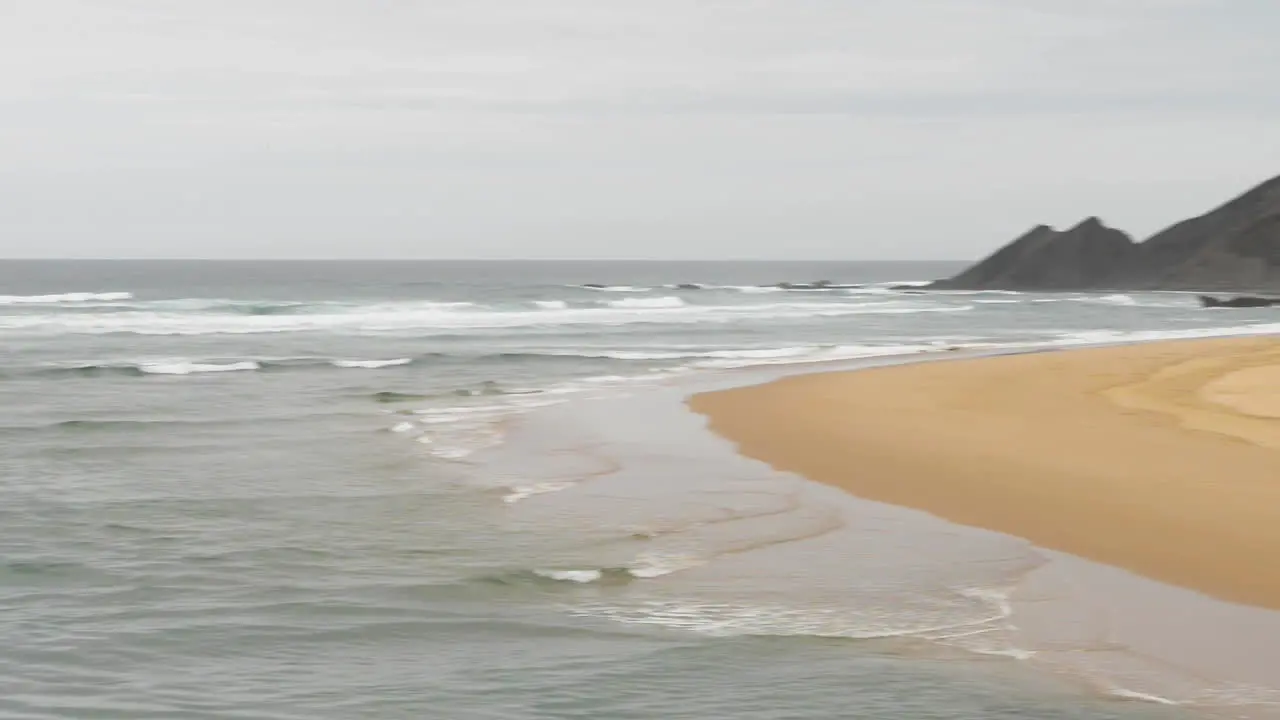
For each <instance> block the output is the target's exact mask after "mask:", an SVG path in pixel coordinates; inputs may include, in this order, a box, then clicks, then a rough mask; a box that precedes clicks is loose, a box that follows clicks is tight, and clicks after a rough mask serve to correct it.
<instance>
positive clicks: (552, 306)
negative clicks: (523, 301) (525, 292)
mask: <svg viewBox="0 0 1280 720" xmlns="http://www.w3.org/2000/svg"><path fill="white" fill-rule="evenodd" d="M533 304H534V305H535V306H537V307H540V308H542V309H543V310H565V309H567V308H568V307H569V303H567V302H565V301H564V300H534V301H533Z"/></svg>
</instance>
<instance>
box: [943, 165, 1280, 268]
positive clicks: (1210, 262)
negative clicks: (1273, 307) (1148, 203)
mask: <svg viewBox="0 0 1280 720" xmlns="http://www.w3.org/2000/svg"><path fill="white" fill-rule="evenodd" d="M928 287H929V288H930V289H936V290H1098V289H1108V290H1246V291H1247V290H1274V291H1280V177H1276V178H1272V179H1271V180H1268V181H1267V182H1265V183H1262V184H1261V185H1259V186H1257V187H1255V188H1253V189H1252V190H1250V191H1249V192H1247V193H1245V194H1244V195H1241V196H1239V197H1237V198H1235V199H1234V200H1232V201H1230V202H1228V203H1226V204H1225V205H1222V206H1221V207H1218V208H1216V209H1214V210H1212V211H1210V212H1208V213H1205V214H1204V215H1200V216H1198V217H1194V218H1191V219H1190V220H1184V221H1183V222H1180V223H1177V224H1176V225H1173V226H1172V227H1170V228H1168V229H1166V230H1164V231H1162V232H1159V233H1157V234H1156V235H1153V236H1152V237H1150V238H1148V239H1147V240H1145V241H1143V242H1141V243H1135V242H1134V241H1133V240H1132V239H1131V238H1130V237H1129V236H1128V235H1126V234H1125V233H1123V232H1121V231H1119V230H1115V229H1112V228H1109V227H1107V226H1106V225H1104V224H1103V223H1102V221H1100V220H1099V219H1097V218H1089V219H1088V220H1085V221H1084V222H1082V223H1080V224H1078V225H1076V226H1075V227H1073V228H1071V229H1069V230H1062V231H1058V230H1054V229H1053V228H1051V227H1048V226H1045V225H1040V226H1037V227H1035V228H1033V229H1031V230H1030V231H1029V232H1027V233H1025V234H1023V235H1022V236H1020V237H1018V238H1017V239H1015V240H1014V241H1013V242H1011V243H1009V244H1008V245H1006V246H1004V247H1003V248H1001V249H1000V250H998V251H996V252H995V253H994V254H992V255H991V256H990V257H988V258H986V259H985V260H983V261H981V262H979V263H977V264H976V265H974V266H973V267H970V268H969V269H967V270H965V271H964V272H962V273H960V274H959V275H956V276H955V277H952V278H949V279H946V280H940V281H938V282H936V283H934V284H932V285H930V286H928Z"/></svg>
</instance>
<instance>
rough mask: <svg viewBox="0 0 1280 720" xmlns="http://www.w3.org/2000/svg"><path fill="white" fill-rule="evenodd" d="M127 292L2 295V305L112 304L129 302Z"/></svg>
mask: <svg viewBox="0 0 1280 720" xmlns="http://www.w3.org/2000/svg"><path fill="white" fill-rule="evenodd" d="M132 298H133V293H127V292H72V293H56V294H52V295H0V305H52V304H58V303H84V302H95V301H102V302H111V301H117V300H129V299H132Z"/></svg>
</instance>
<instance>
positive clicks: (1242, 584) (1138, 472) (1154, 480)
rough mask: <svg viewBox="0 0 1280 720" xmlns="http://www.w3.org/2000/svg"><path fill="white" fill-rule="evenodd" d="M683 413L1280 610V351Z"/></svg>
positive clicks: (958, 363) (799, 384)
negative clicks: (696, 414) (695, 413)
mask: <svg viewBox="0 0 1280 720" xmlns="http://www.w3.org/2000/svg"><path fill="white" fill-rule="evenodd" d="M690 405H691V406H692V407H693V409H694V410H696V411H697V412H700V413H703V414H705V415H707V416H708V417H709V421H710V425H711V428H712V429H713V430H715V431H716V432H717V433H719V434H721V435H723V436H725V437H726V438H728V439H730V440H732V441H733V442H735V443H737V445H738V446H739V448H740V450H741V452H742V453H744V454H745V455H747V456H750V457H753V458H756V459H760V460H763V461H765V462H767V463H768V464H770V465H772V466H773V467H775V468H778V469H780V470H785V471H790V472H796V473H799V474H801V475H804V476H807V477H809V478H811V479H814V480H817V481H820V482H823V483H827V484H830V485H834V486H837V487H840V488H842V489H844V490H847V491H849V492H851V493H853V494H855V495H858V496H861V497H865V498H868V499H872V500H877V501H881V502H886V503H891V504H895V505H901V506H906V507H910V508H915V509H918V510H924V511H926V512H929V513H932V514H934V515H937V516H939V517H942V518H944V519H947V520H950V521H953V522H957V523H961V524H964V525H971V526H976V527H980V528H985V529H988V530H994V531H997V532H1001V533H1006V534H1009V535H1014V536H1018V537H1022V538H1025V539H1027V540H1029V541H1031V542H1032V543H1034V544H1036V545H1038V546H1040V547H1044V548H1049V549H1052V550H1058V551H1062V552H1065V553H1069V554H1071V555H1075V556H1079V557H1083V558H1088V559H1090V560H1094V561H1098V562H1100V563H1104V564H1106V565H1110V566H1115V567H1119V568H1124V569H1127V570H1130V571H1133V572H1134V573H1137V574H1139V575H1143V576H1146V577H1148V578H1151V579H1154V580H1158V581H1161V582H1165V583H1169V584H1173V585H1178V586H1182V587H1185V588H1190V589H1193V590H1197V591H1199V592H1202V593H1204V594H1207V595H1210V596H1212V597H1216V598H1219V599H1222V600H1228V601H1232V602H1236V603H1242V604H1247V605H1253V606H1257V607H1262V608H1269V609H1280V563H1277V562H1276V561H1275V559H1276V558H1277V557H1280V340H1277V339H1272V338H1262V339H1259V338H1249V339H1230V340H1205V341H1179V342H1161V343H1153V344H1146V345H1136V346H1124V347H1110V348H1093V349H1085V350H1073V351H1062V352H1051V353H1036V354H1027V355H1014V356H1004V357H995V358H980V359H958V360H950V361H946V362H933V363H921V364H914V365H905V366H892V367H881V368H873V369H868V370H861V371H855V372H847V373H825V374H813V375H805V376H799V377H791V378H786V379H783V380H779V381H776V382H772V383H768V384H765V385H761V386H756V387H748V388H740V389H733V390H728V391H721V392H713V393H704V394H700V395H697V396H694V397H693V398H692V399H691V400H690Z"/></svg>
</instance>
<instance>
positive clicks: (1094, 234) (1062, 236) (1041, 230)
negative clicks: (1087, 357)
mask: <svg viewBox="0 0 1280 720" xmlns="http://www.w3.org/2000/svg"><path fill="white" fill-rule="evenodd" d="M1136 252H1137V251H1136V245H1135V244H1134V242H1133V239H1132V238H1130V237H1129V236H1128V235H1126V234H1124V233H1123V232H1121V231H1119V230H1114V229H1112V228H1109V227H1107V226H1106V225H1103V224H1102V221H1101V220H1099V219H1098V218H1096V217H1091V218H1089V219H1087V220H1085V221H1084V222H1082V223H1080V224H1079V225H1076V226H1075V227H1073V228H1071V229H1070V230H1063V231H1058V230H1054V229H1053V228H1051V227H1049V226H1047V225H1039V226H1037V227H1034V228H1032V229H1031V230H1030V231H1029V232H1027V233H1025V234H1024V235H1022V236H1021V237H1019V238H1018V239H1016V240H1014V241H1013V242H1011V243H1009V244H1008V245H1005V246H1004V247H1002V248H1000V249H999V250H997V251H996V252H995V253H994V254H993V255H991V256H990V257H988V258H987V259H986V260H983V261H982V262H980V263H978V264H977V265H974V266H973V267H971V268H969V269H968V270H965V271H964V272H962V273H960V274H959V275H957V276H955V277H953V278H951V279H950V280H943V281H940V282H938V283H935V284H934V285H932V286H930V287H932V288H935V289H974V290H984V289H1000V290H1070V289H1075V288H1081V287H1088V286H1092V285H1097V284H1105V283H1106V282H1108V281H1110V280H1111V279H1112V277H1113V276H1114V275H1115V274H1116V273H1117V272H1118V271H1120V270H1122V269H1124V268H1125V267H1127V266H1128V264H1129V263H1130V262H1131V261H1133V259H1134V256H1135V254H1136Z"/></svg>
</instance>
